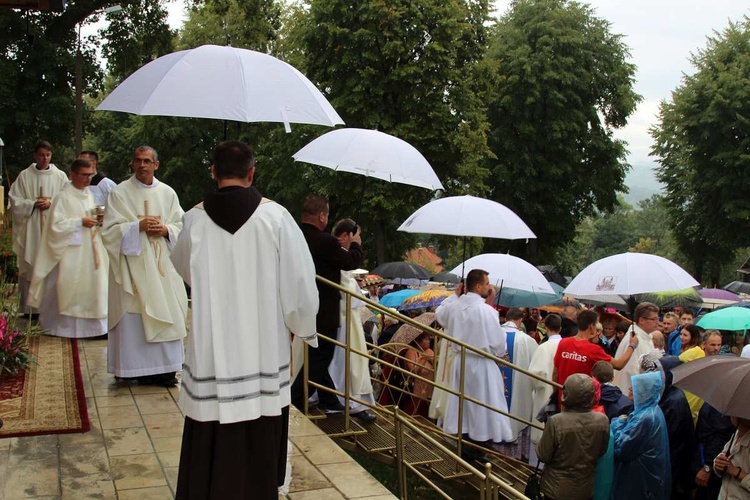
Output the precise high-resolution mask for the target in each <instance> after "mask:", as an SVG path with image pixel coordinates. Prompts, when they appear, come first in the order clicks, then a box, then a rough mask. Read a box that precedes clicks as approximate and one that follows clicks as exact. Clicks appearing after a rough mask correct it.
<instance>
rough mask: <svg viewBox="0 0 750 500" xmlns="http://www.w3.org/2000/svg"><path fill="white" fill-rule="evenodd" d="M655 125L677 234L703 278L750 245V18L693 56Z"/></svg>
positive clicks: (656, 150) (711, 278) (713, 277)
mask: <svg viewBox="0 0 750 500" xmlns="http://www.w3.org/2000/svg"><path fill="white" fill-rule="evenodd" d="M691 62H692V64H693V66H694V68H695V70H696V71H695V73H693V74H692V75H685V76H684V77H683V80H682V83H681V84H680V85H679V86H678V87H677V89H675V90H674V91H673V92H672V98H671V100H670V101H665V102H662V105H661V109H660V112H659V123H658V124H657V125H656V126H655V127H654V128H653V129H652V130H651V134H652V136H653V138H654V140H655V145H654V146H653V147H652V154H653V155H654V156H656V158H657V161H658V163H659V168H658V170H657V172H658V173H657V176H658V178H659V180H660V181H661V182H663V183H664V184H665V185H666V193H667V194H666V198H667V203H668V207H669V214H670V218H671V223H672V228H673V230H674V236H675V239H676V241H677V245H678V247H679V249H680V251H681V252H682V253H683V254H684V255H685V256H686V257H687V259H688V261H689V270H690V271H692V272H693V275H694V276H695V278H696V279H698V280H699V281H707V282H709V283H716V282H717V281H718V280H719V278H720V276H721V272H722V271H721V268H722V264H723V263H726V262H729V261H731V260H732V259H733V258H734V254H735V251H736V250H737V249H738V248H740V247H743V246H748V245H749V244H750V206H748V203H747V196H746V191H747V190H748V188H750V178H748V176H747V175H746V172H747V170H748V168H750V155H749V154H748V153H749V152H750V118H749V117H750V76H748V75H750V20H749V19H748V18H747V17H745V18H744V19H743V20H742V21H740V22H737V23H730V24H729V26H728V27H727V28H726V29H725V30H724V31H723V32H721V33H715V34H714V36H712V37H710V38H709V39H708V42H707V44H706V47H705V48H704V49H702V50H699V51H698V52H697V53H696V54H694V55H693V56H692V58H691Z"/></svg>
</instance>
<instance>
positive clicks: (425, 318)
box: [389, 312, 435, 345]
mask: <svg viewBox="0 0 750 500" xmlns="http://www.w3.org/2000/svg"><path fill="white" fill-rule="evenodd" d="M414 321H416V322H417V323H420V324H422V325H425V326H429V325H431V324H432V323H434V322H435V313H430V312H427V313H424V314H420V315H419V316H417V317H416V318H414ZM422 332H423V330H422V329H420V328H417V327H416V326H412V325H401V326H400V327H399V329H398V330H396V333H394V334H393V337H392V338H391V341H390V342H389V343H391V344H406V345H409V344H411V343H412V341H413V340H414V339H415V338H417V337H419V336H420V335H421V334H422Z"/></svg>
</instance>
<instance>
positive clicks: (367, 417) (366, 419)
mask: <svg viewBox="0 0 750 500" xmlns="http://www.w3.org/2000/svg"><path fill="white" fill-rule="evenodd" d="M351 415H352V417H354V418H356V419H357V420H359V421H361V422H362V423H363V424H373V423H375V422H377V420H378V417H377V416H375V415H373V414H372V413H370V412H369V411H367V410H362V411H358V412H357V413H352V414H351Z"/></svg>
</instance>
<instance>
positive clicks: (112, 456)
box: [0, 340, 395, 500]
mask: <svg viewBox="0 0 750 500" xmlns="http://www.w3.org/2000/svg"><path fill="white" fill-rule="evenodd" d="M79 346H80V347H81V349H80V354H81V366H82V371H83V378H84V388H85V392H86V403H87V405H88V411H89V417H90V419H91V431H89V432H87V433H85V434H60V435H51V436H32V437H23V438H8V439H0V492H1V493H2V495H0V499H6V500H15V499H20V498H39V499H42V498H43V499H82V498H101V499H120V500H129V499H133V500H152V499H159V500H161V499H172V498H174V489H175V483H176V481H177V468H178V465H179V456H180V443H181V436H182V426H183V416H182V413H180V410H179V408H178V407H177V404H176V401H177V398H178V395H179V388H177V387H174V388H170V389H165V388H161V387H147V386H138V385H131V386H127V385H121V384H117V383H116V382H115V380H114V377H113V376H112V375H110V374H108V373H107V342H106V341H103V340H84V341H80V342H79ZM289 436H290V440H291V441H292V442H293V443H294V451H293V456H292V458H291V462H292V483H291V486H290V491H289V495H288V498H289V499H290V500H324V499H325V500H329V499H331V500H336V499H348V498H358V499H359V498H362V499H367V500H381V499H386V498H388V499H391V498H395V497H394V496H393V495H391V494H390V493H389V491H388V490H387V489H386V488H385V487H384V486H382V485H381V484H380V483H378V481H377V480H375V479H374V478H373V477H372V476H371V475H370V474H369V473H367V471H365V470H364V469H362V468H361V467H360V466H359V464H357V463H356V462H355V461H354V460H352V459H351V457H349V455H348V454H347V453H345V452H344V451H343V450H341V448H339V447H338V446H337V445H336V444H335V443H334V442H333V441H332V440H331V439H330V438H328V436H326V435H325V434H324V433H323V432H322V431H321V430H320V429H318V427H316V426H315V425H314V424H313V423H312V422H310V421H309V420H307V419H306V418H305V417H304V416H302V415H301V414H300V413H299V412H297V411H296V410H294V408H292V413H291V415H290V424H289ZM279 497H280V498H284V497H282V496H281V495H280V496H279Z"/></svg>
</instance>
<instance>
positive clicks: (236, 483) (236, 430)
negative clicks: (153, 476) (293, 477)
mask: <svg viewBox="0 0 750 500" xmlns="http://www.w3.org/2000/svg"><path fill="white" fill-rule="evenodd" d="M288 436H289V407H288V406H286V407H284V408H283V409H282V410H281V415H279V416H276V417H260V418H257V419H255V420H249V421H246V422H237V423H235V424H220V423H219V422H216V421H214V422H198V421H196V420H193V419H191V418H190V417H185V429H184V431H183V433H182V450H181V452H180V470H179V473H178V475H177V494H176V496H175V498H176V499H177V500H277V499H278V498H279V494H278V488H279V486H281V485H283V484H284V476H285V474H286V451H287V438H288Z"/></svg>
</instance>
